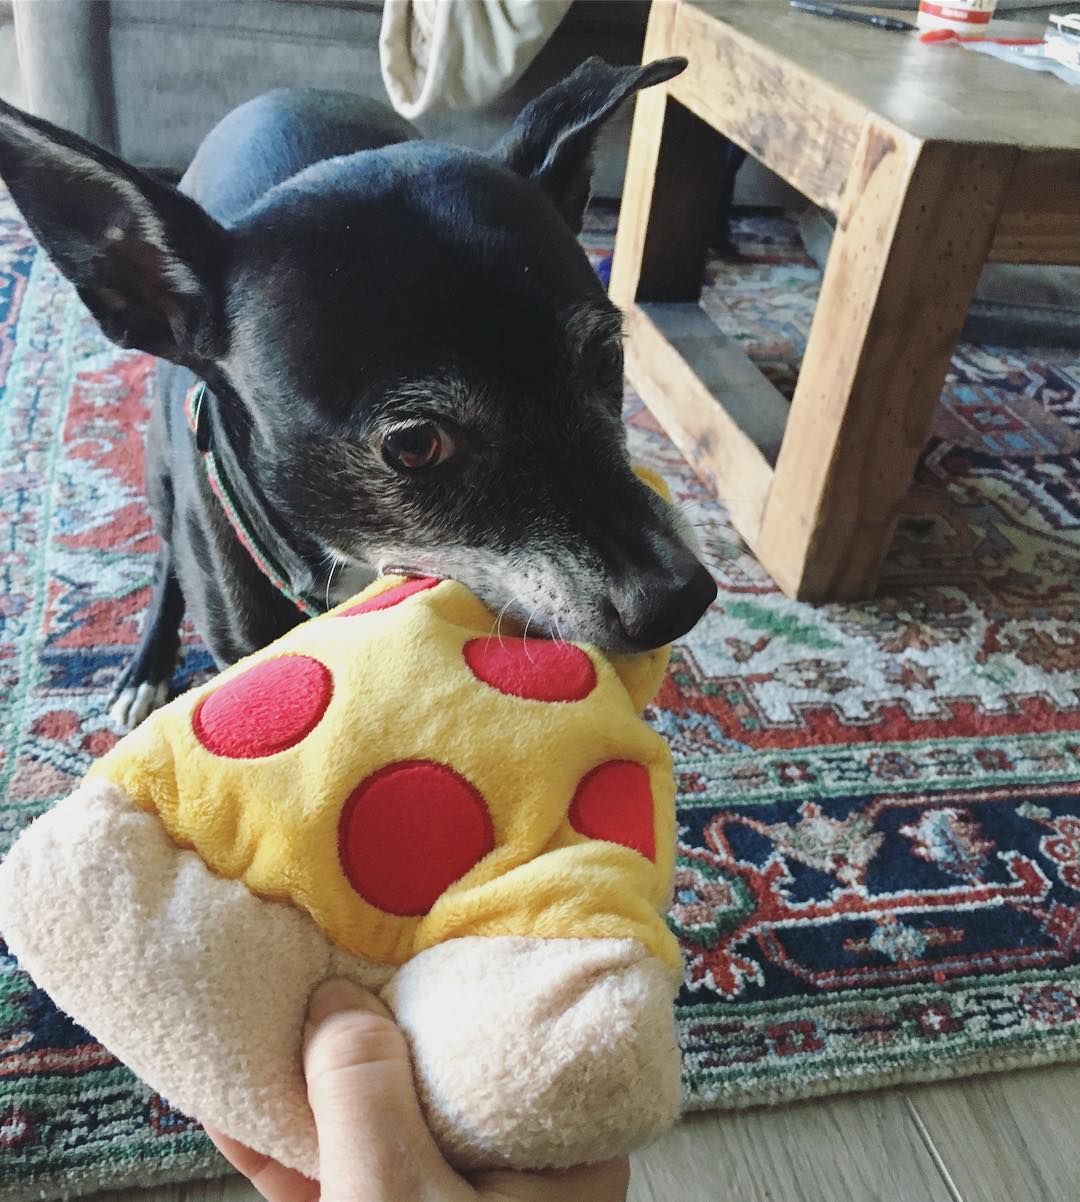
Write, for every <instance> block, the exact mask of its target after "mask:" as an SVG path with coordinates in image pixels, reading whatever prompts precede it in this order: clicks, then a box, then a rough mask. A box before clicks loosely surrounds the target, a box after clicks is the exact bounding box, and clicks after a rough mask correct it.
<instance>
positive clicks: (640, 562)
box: [0, 59, 716, 725]
mask: <svg viewBox="0 0 1080 1202" xmlns="http://www.w3.org/2000/svg"><path fill="white" fill-rule="evenodd" d="M684 66H685V60H682V59H667V60H664V61H661V62H654V63H652V64H650V65H648V66H644V67H619V68H616V67H612V66H610V65H608V64H607V63H604V62H602V61H601V60H599V59H590V60H589V61H588V62H586V63H584V64H583V65H582V66H581V67H580V68H579V69H578V70H577V71H575V72H574V73H573V74H572V75H571V76H570V77H569V78H567V79H566V80H564V81H563V82H562V83H561V84H559V85H557V86H556V87H554V88H552V89H550V90H549V91H548V92H546V93H544V94H543V95H542V96H540V97H539V98H538V99H536V100H534V101H533V102H532V103H531V104H530V105H528V106H527V107H526V108H525V110H524V111H523V112H522V113H521V115H520V117H519V118H518V120H517V122H516V123H515V124H514V126H513V128H512V129H511V130H510V131H509V133H508V134H507V135H506V137H505V138H504V139H503V140H502V141H501V142H500V143H499V144H498V145H497V146H496V147H495V149H494V150H493V151H492V152H491V153H490V154H488V155H482V154H478V153H474V152H472V151H467V150H463V149H457V148H450V147H445V146H437V145H433V144H431V143H427V142H423V141H420V140H418V134H417V132H416V131H415V129H414V128H413V127H412V126H410V125H409V124H408V123H407V122H404V121H402V120H399V119H398V118H397V117H396V116H394V115H393V114H392V113H390V112H388V111H386V110H383V109H381V108H379V107H378V106H376V105H373V104H370V103H366V102H363V101H360V100H358V99H356V98H354V97H350V96H347V95H344V94H337V93H328V92H319V91H312V90H300V91H293V90H289V91H282V92H273V93H270V94H268V95H266V96H262V97H260V98H258V99H256V100H253V101H250V102H248V103H247V104H245V105H243V106H241V107H240V108H239V109H237V110H235V111H234V112H233V113H232V114H230V115H229V116H228V117H226V118H225V119H224V120H223V121H222V122H221V123H220V124H219V125H218V126H217V127H216V128H215V129H214V130H213V131H212V132H211V133H210V134H209V136H208V137H207V138H206V140H205V142H204V143H203V144H202V146H201V147H200V149H199V151H198V153H197V154H196V156H195V159H194V161H193V163H192V164H191V167H190V168H189V170H188V171H187V173H186V175H185V176H184V178H183V180H182V181H181V183H180V186H179V189H173V188H171V187H169V186H168V185H166V184H163V183H161V182H159V181H158V180H156V179H154V178H151V177H149V176H147V175H146V174H144V173H142V172H140V171H138V170H136V169H135V168H133V167H131V166H130V165H128V164H126V163H124V162H122V161H120V160H118V159H116V158H114V157H112V156H111V155H109V154H107V153H105V152H104V151H102V150H100V149H97V148H96V147H94V146H91V145H89V144H88V143H86V142H85V141H83V140H82V139H80V138H78V137H75V136H74V135H72V134H69V133H66V132H64V131H62V130H59V129H57V128H55V127H54V126H52V125H49V124H48V123H47V122H44V121H41V120H37V119H35V118H33V117H29V116H27V115H25V114H23V113H20V112H18V111H17V110H15V109H12V108H10V107H8V106H2V107H0V175H2V176H3V178H4V179H5V180H6V182H7V184H8V186H9V187H10V189H11V193H12V195H13V196H14V199H15V202H16V204H17V205H18V206H19V208H20V209H21V211H22V212H23V214H24V216H25V217H26V220H27V221H28V222H29V224H30V226H31V228H32V229H33V231H34V233H35V235H36V236H37V238H38V239H39V240H40V242H41V243H42V245H43V246H44V247H45V249H46V250H47V251H48V253H49V255H50V256H51V257H52V259H53V260H54V262H55V263H56V264H57V266H58V267H59V268H60V270H61V271H63V272H64V274H65V275H66V276H68V278H69V279H71V280H72V281H73V283H74V284H75V286H76V287H77V289H78V291H79V295H80V296H81V297H82V299H83V301H84V302H85V303H86V304H87V305H88V306H89V308H90V310H91V311H92V312H93V314H94V316H95V317H96V318H97V320H98V322H99V323H100V325H101V327H102V329H103V330H104V331H105V333H106V334H107V335H108V336H109V337H110V338H112V339H113V340H114V341H116V342H118V343H119V344H120V345H122V346H130V347H138V348H140V349H141V350H145V351H149V352H151V353H153V354H154V355H158V356H160V357H161V358H162V359H164V360H167V361H168V362H167V363H166V364H164V365H162V370H161V371H160V372H159V379H158V393H159V396H158V400H157V404H156V407H155V410H154V414H153V419H152V424H151V430H150V435H149V448H148V450H149V455H148V493H149V498H150V504H151V507H152V511H153V514H154V519H155V522H156V524H157V529H158V531H159V533H160V535H161V545H162V549H161V552H160V555H159V558H158V562H157V566H156V575H155V583H154V590H153V597H152V600H151V604H150V610H149V613H148V615H147V620H146V624H145V629H144V632H143V636H142V641H141V644H140V646H139V648H138V650H137V652H136V654H135V657H134V659H133V660H132V662H131V663H130V665H129V666H128V668H127V671H126V672H125V674H124V677H123V680H122V682H121V692H120V700H119V702H118V704H117V706H116V707H115V708H114V713H115V714H116V716H117V717H118V719H119V720H120V721H121V722H124V723H130V724H132V725H134V723H136V722H138V721H140V720H141V719H142V718H143V717H145V715H146V714H147V713H148V712H149V711H150V710H151V709H152V708H154V706H156V705H159V704H161V703H162V702H163V701H164V700H165V698H166V695H167V687H168V680H169V678H170V676H171V675H172V672H173V669H174V667H175V662H176V656H177V650H178V642H179V640H178V626H179V623H180V620H181V618H182V616H183V613H184V610H185V608H186V609H187V610H188V611H189V612H190V613H191V615H192V617H193V619H194V621H195V625H196V627H197V628H198V630H199V632H200V633H201V635H202V637H203V638H204V639H205V641H206V644H207V646H208V647H209V648H210V651H211V652H212V654H213V656H214V658H215V659H216V660H217V661H218V663H219V664H222V665H224V664H228V663H231V662H233V661H234V660H236V659H238V658H240V657H241V656H244V655H246V654H248V653H249V652H251V651H254V650H256V649H257V648H259V647H261V646H264V645H265V644H266V643H268V642H270V641H271V640H273V639H274V638H276V637H277V636H278V635H280V634H282V633H283V632H284V631H285V630H287V629H288V628H289V627H291V626H293V625H295V623H297V622H298V621H300V620H302V618H303V616H304V613H305V612H317V611H318V610H320V609H323V608H326V607H327V606H328V605H329V604H331V603H333V602H334V601H335V598H337V599H340V598H341V597H343V596H347V595H349V593H351V592H352V591H355V590H356V588H357V587H359V586H360V585H361V584H363V583H364V582H365V581H366V580H368V579H370V578H371V577H372V576H373V575H374V574H375V573H376V572H379V571H389V570H392V569H393V570H399V571H407V572H412V573H422V574H426V575H436V576H449V577H454V578H455V579H458V580H460V581H462V582H463V583H464V584H466V585H468V586H469V587H470V588H472V589H473V590H474V591H475V592H476V593H478V594H479V595H480V596H481V597H482V598H483V599H484V600H485V601H486V602H487V603H488V604H489V605H491V606H492V607H493V608H494V609H495V610H497V611H503V612H506V613H511V614H513V615H514V616H515V617H517V618H519V619H521V620H522V621H524V622H526V623H528V624H529V625H530V626H535V627H537V628H538V629H539V630H543V631H547V632H549V633H551V634H554V635H556V636H562V637H565V638H569V639H579V640H583V641H589V642H592V643H595V644H597V645H598V646H600V647H602V648H604V649H605V650H609V651H618V650H633V649H644V648H650V647H655V646H657V645H659V644H662V643H665V642H668V641H670V640H671V639H673V638H676V637H677V636H679V635H681V634H683V633H685V632H686V631H687V630H689V629H690V627H691V626H693V625H694V623H695V622H696V621H697V619H698V618H699V617H700V616H701V614H702V613H703V612H704V610H705V609H706V608H707V607H708V605H709V604H710V602H711V601H712V599H713V597H714V596H715V594H716V588H715V584H714V583H713V581H712V579H711V577H710V576H709V574H708V573H707V572H706V571H705V569H704V568H703V567H702V565H701V564H700V563H699V561H698V559H697V558H696V556H695V555H694V553H693V551H692V550H691V549H690V547H689V544H688V540H687V537H686V534H685V532H684V530H683V525H682V524H680V519H679V517H678V515H677V513H676V512H675V510H674V509H672V508H671V507H670V506H668V505H666V504H665V503H663V502H662V501H661V500H660V499H659V498H658V497H656V496H655V495H654V494H653V493H652V491H651V490H649V489H648V488H646V487H645V486H644V485H642V484H641V483H640V482H639V481H638V480H637V478H636V477H635V476H634V475H633V473H632V472H631V470H630V464H629V461H628V459H627V453H626V445H625V431H624V428H623V425H622V422H621V420H620V409H621V402H622V353H621V347H620V324H619V314H618V312H617V310H616V309H615V308H614V307H613V306H612V305H611V303H610V302H609V301H608V300H607V297H606V296H605V295H604V292H603V290H602V288H601V286H600V285H599V283H598V282H597V280H596V277H595V275H594V273H593V272H592V270H591V269H590V266H589V263H588V260H587V258H586V257H585V255H584V253H583V252H582V250H581V249H580V247H579V245H578V242H577V240H576V238H575V234H576V233H577V232H579V231H580V228H581V220H582V212H583V209H584V206H585V203H586V201H587V199H588V192H589V174H590V168H591V153H592V144H593V141H594V138H595V135H596V132H597V129H598V127H599V126H600V124H601V123H602V122H603V121H604V119H605V118H606V117H608V116H609V115H610V114H611V113H612V112H613V110H614V109H615V108H616V107H617V106H618V105H619V103H620V102H621V101H623V100H624V99H626V98H627V97H628V96H630V95H632V94H633V93H634V92H636V91H637V90H638V89H640V88H643V87H647V86H649V85H650V84H655V83H659V82H661V81H663V80H665V79H668V78H670V77H671V76H673V75H676V74H678V72H679V71H681V70H682V69H683V67H684ZM200 382H202V384H200ZM185 399H186V400H187V402H188V405H189V410H190V412H189V416H190V417H191V423H190V424H192V425H193V426H194V432H193V431H192V429H190V428H189V421H188V420H186V419H185ZM204 451H210V452H211V456H210V458H209V459H208V460H206V461H205V462H204V459H203V452H204ZM206 464H212V468H213V470H212V471H211V472H208V471H207V470H206ZM211 477H212V478H211ZM215 491H216V492H217V493H218V494H219V495H215ZM238 530H239V532H240V534H241V537H238ZM245 543H246V544H247V546H246V547H245ZM275 581H276V583H275Z"/></svg>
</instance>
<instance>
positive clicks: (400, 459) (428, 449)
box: [382, 422, 455, 472]
mask: <svg viewBox="0 0 1080 1202" xmlns="http://www.w3.org/2000/svg"><path fill="white" fill-rule="evenodd" d="M454 449H455V448H454V440H453V439H452V438H451V437H450V435H449V434H447V432H446V431H445V430H444V429H443V428H442V426H437V425H436V424H435V423H434V422H414V423H412V424H410V425H407V426H397V427H396V428H395V429H393V430H390V431H388V432H387V434H385V435H384V436H383V441H382V453H383V458H384V459H385V460H386V462H387V463H389V464H390V466H391V467H396V468H401V469H403V470H404V471H407V472H415V471H419V470H420V469H421V468H425V467H434V466H435V465H436V464H438V463H442V462H444V461H445V460H447V459H449V458H450V456H451V455H453V453H454Z"/></svg>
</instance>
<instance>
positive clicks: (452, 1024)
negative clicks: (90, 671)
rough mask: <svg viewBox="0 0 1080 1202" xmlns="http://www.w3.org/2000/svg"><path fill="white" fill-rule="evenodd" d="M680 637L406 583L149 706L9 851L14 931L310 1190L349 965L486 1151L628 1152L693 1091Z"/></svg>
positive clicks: (435, 1097)
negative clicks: (601, 643) (587, 622)
mask: <svg viewBox="0 0 1080 1202" xmlns="http://www.w3.org/2000/svg"><path fill="white" fill-rule="evenodd" d="M666 660H667V655H666V652H664V651H660V652H653V653H649V654H644V655H633V656H604V655H601V654H599V653H597V652H596V651H595V650H594V649H592V648H589V647H585V646H577V645H574V644H569V643H560V642H551V641H547V640H544V639H535V638H524V637H521V635H520V633H519V634H517V635H516V636H511V635H510V634H507V633H505V632H504V633H502V634H497V633H493V617H492V614H491V613H490V612H489V611H488V610H487V609H486V608H485V607H484V606H483V605H482V604H481V603H480V602H479V601H478V600H477V599H476V597H475V596H474V595H473V594H472V593H470V592H469V591H468V590H467V589H466V588H464V587H463V586H462V585H460V584H457V583H455V582H453V581H449V580H442V581H440V580H435V579H403V578H401V577H397V578H388V579H382V580H379V581H377V582H376V583H375V584H374V585H372V586H371V587H370V588H369V589H368V590H366V591H365V592H364V593H362V594H360V595H359V596H358V597H357V598H355V599H354V600H353V601H351V602H349V603H347V604H345V605H343V606H340V607H339V608H337V609H336V610H333V611H331V612H330V613H328V614H326V615H324V616H321V617H318V618H315V619H312V620H311V621H308V622H305V623H303V624H302V625H300V626H298V627H296V628H295V629H294V630H292V631H290V632H289V633H288V634H287V635H285V636H284V637H283V638H282V639H280V640H279V641H278V642H276V643H274V644H273V645H272V646H270V647H268V648H266V649H264V650H263V651H260V652H259V653H258V654H256V655H253V656H251V657H250V658H249V659H247V660H244V661H243V662H242V663H239V664H236V665H235V666H233V667H232V668H230V669H228V670H227V671H225V672H223V673H222V674H221V675H220V676H218V677H216V678H215V679H214V680H212V681H210V683H208V684H207V685H205V686H204V687H202V688H199V689H196V690H194V691H192V692H190V693H186V694H184V695H182V696H180V697H178V698H177V699H176V700H175V701H173V702H172V703H171V704H170V705H168V706H166V707H165V708H164V709H162V710H159V711H158V712H157V713H155V714H153V715H152V716H151V717H150V718H149V719H148V720H147V721H146V722H145V723H144V724H143V725H142V726H140V727H139V728H138V729H137V730H135V731H134V732H132V733H131V734H130V735H128V736H127V737H126V738H125V739H123V740H122V741H121V742H120V743H119V744H118V745H117V746H116V747H115V748H114V749H113V750H112V751H111V752H110V753H109V754H108V755H106V756H105V757H104V758H103V759H102V760H100V761H99V762H98V763H97V764H95V765H94V767H93V768H92V770H91V771H90V773H89V775H88V776H87V778H86V779H85V781H84V782H83V783H82V785H81V786H80V788H79V789H78V790H77V791H76V792H75V793H74V794H73V795H72V796H70V797H68V798H67V799H66V800H64V801H62V802H60V803H59V804H58V805H57V806H56V807H55V808H54V809H52V810H51V811H50V812H49V813H48V814H46V815H45V816H44V817H42V818H39V819H38V820H37V821H36V822H34V823H33V824H32V825H31V826H30V828H29V829H28V830H27V831H26V832H25V833H24V834H23V835H22V837H21V838H20V839H19V840H18V842H17V843H16V845H15V847H14V848H13V849H12V851H11V853H10V855H9V856H8V858H7V860H6V861H5V862H4V864H3V865H2V867H0V930H2V931H3V932H4V936H5V938H6V939H7V941H8V943H9V945H10V947H11V949H12V951H13V952H14V953H15V954H16V956H17V957H18V958H19V960H20V962H21V963H22V965H23V966H24V967H25V968H26V969H27V970H28V971H29V972H30V973H31V974H32V975H33V976H34V978H35V979H36V980H37V981H38V983H39V984H40V985H41V986H42V987H43V988H44V989H46V990H47V991H48V992H49V993H50V994H52V996H53V997H54V998H55V999H56V1001H57V1003H58V1004H59V1005H60V1006H61V1007H62V1008H63V1009H64V1010H66V1011H67V1012H68V1013H69V1014H71V1015H72V1016H73V1018H75V1019H76V1021H78V1022H79V1023H81V1024H82V1025H84V1026H85V1027H87V1028H88V1029H89V1030H90V1031H91V1032H93V1034H94V1035H95V1036H96V1037H97V1038H98V1039H100V1040H101V1041H102V1042H103V1043H104V1044H106V1046H108V1047H109V1048H110V1049H111V1050H112V1051H113V1052H114V1053H115V1054H116V1055H117V1056H118V1057H119V1058H120V1059H122V1060H124V1061H125V1062H126V1063H127V1064H129V1065H130V1066H131V1068H132V1069H133V1070H134V1071H135V1072H136V1073H138V1074H139V1075H140V1076H141V1077H143V1078H144V1079H145V1080H146V1081H147V1082H149V1083H150V1084H151V1085H152V1086H153V1087H154V1088H155V1089H157V1090H159V1091H160V1092H161V1093H162V1094H164V1095H165V1096H166V1097H167V1098H169V1100H170V1101H171V1102H172V1103H173V1104H174V1105H176V1106H178V1107H180V1108H181V1109H184V1110H187V1111H189V1112H191V1113H194V1114H197V1115H199V1116H200V1117H201V1118H203V1119H205V1120H206V1121H207V1122H210V1123H212V1124H213V1125H215V1126H217V1127H219V1128H221V1129H222V1130H223V1131H225V1132H226V1133H227V1134H229V1135H231V1136H233V1137H235V1138H236V1139H239V1140H241V1141H242V1142H244V1143H246V1144H248V1145H250V1146H252V1147H254V1148H256V1149H257V1150H259V1151H261V1152H264V1153H267V1154H268V1155H270V1156H273V1157H275V1158H276V1159H278V1160H280V1161H282V1162H283V1163H284V1164H286V1165H289V1166H290V1167H292V1168H295V1169H299V1170H300V1171H301V1172H303V1173H306V1174H308V1175H311V1176H314V1175H315V1174H316V1170H317V1157H316V1144H315V1131H314V1126H313V1122H312V1118H311V1114H310V1111H309V1109H308V1106H307V1101H306V1094H305V1089H304V1082H303V1077H302V1073H301V1066H300V1043H301V1033H302V1027H303V1022H304V1014H305V1009H306V1005H307V1000H308V997H309V995H310V994H311V992H312V990H313V989H314V987H315V986H316V985H317V984H318V983H319V982H320V981H322V980H323V979H325V978H326V977H329V976H332V975H342V976H346V977H349V978H351V979H352V980H354V981H356V982H358V983H360V984H362V985H366V986H368V987H369V988H373V989H375V990H377V991H378V992H379V993H380V995H381V996H382V997H383V999H384V1000H385V1001H386V1002H387V1004H388V1005H389V1006H390V1008H391V1009H392V1010H393V1012H394V1014H395V1016H396V1017H397V1020H398V1022H399V1023H400V1024H401V1026H402V1028H403V1029H404V1031H405V1033H406V1036H407V1038H408V1040H409V1043H410V1046H411V1050H412V1055H413V1060H414V1065H415V1071H416V1076H417V1081H418V1085H419V1088H420V1092H421V1097H422V1100H423V1103H424V1107H425V1110H426V1114H427V1118H428V1121H429V1123H430V1125H431V1128H432V1130H433V1132H434V1133H435V1136H436V1138H437V1140H438V1142H439V1144H440V1145H441V1147H442V1149H443V1151H444V1152H445V1154H446V1155H447V1156H448V1157H449V1159H450V1160H451V1161H452V1163H454V1164H455V1165H457V1166H458V1167H460V1168H465V1169H467V1168H476V1167H487V1166H496V1165H507V1166H513V1167H517V1168H543V1167H565V1166H569V1165H572V1164H578V1163H584V1162H588V1161H593V1160H598V1159H601V1158H605V1157H608V1156H612V1155H616V1154H619V1153H622V1152H625V1151H628V1150H629V1149H631V1148H633V1147H634V1146H636V1145H637V1144H639V1143H641V1142H643V1141H645V1140H646V1139H648V1138H649V1137H651V1136H652V1135H654V1134H655V1133H656V1132H657V1131H659V1130H661V1129H662V1128H663V1127H664V1126H666V1125H667V1124H668V1123H670V1122H671V1121H672V1120H673V1118H674V1116H675V1114H676V1111H677V1108H678V1101H679V1056H678V1050H677V1046H676V1040H675V1031H674V1020H673V1011H672V1001H673V996H674V992H675V990H676V988H677V985H678V981H679V968H680V961H679V952H678V948H677V945H676V943H675V940H674V939H673V937H672V936H671V934H670V933H669V931H668V930H667V928H666V927H665V924H664V922H663V920H662V918H661V914H662V913H663V911H664V909H665V908H666V905H667V903H668V899H669V891H670V888H671V882H672V870H673V854H674V806H673V782H672V771H671V762H670V757H669V754H668V751H667V748H666V746H665V744H664V742H663V740H662V739H661V738H660V737H659V736H658V735H657V734H656V733H655V732H653V731H652V730H651V729H650V728H649V727H648V726H647V725H646V724H645V722H644V721H643V720H642V718H641V716H640V714H641V709H642V707H643V706H644V705H645V704H646V703H647V702H648V700H649V699H650V698H651V697H652V695H653V694H654V692H655V691H656V689H657V688H658V686H659V683H660V680H661V678H662V675H663V672H664V669H665V666H666Z"/></svg>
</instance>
